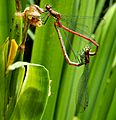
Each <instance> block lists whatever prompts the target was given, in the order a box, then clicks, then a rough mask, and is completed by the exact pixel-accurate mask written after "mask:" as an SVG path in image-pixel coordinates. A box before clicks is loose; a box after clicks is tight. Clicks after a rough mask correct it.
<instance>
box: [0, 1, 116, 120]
mask: <svg viewBox="0 0 116 120" xmlns="http://www.w3.org/2000/svg"><path fill="white" fill-rule="evenodd" d="M16 2H17V4H16ZM18 2H19V3H20V0H12V1H7V0H4V1H3V0H1V1H0V49H1V50H0V56H1V57H0V58H1V59H0V72H1V74H0V120H115V119H116V115H115V107H116V92H115V91H116V90H115V88H116V80H115V75H116V36H115V35H116V25H115V21H116V14H115V13H116V2H114V1H113V0H109V1H107V0H99V1H98V0H88V1H87V0H67V1H66V0H58V1H53V0H44V1H42V0H41V1H40V2H38V1H37V0H35V1H34V0H25V1H24V0H22V1H21V4H18ZM30 4H37V5H39V6H40V7H41V8H45V5H46V4H51V5H52V6H53V8H54V9H55V10H56V11H58V12H60V13H62V14H63V15H64V16H65V17H66V18H67V19H70V20H72V19H71V18H70V17H68V16H71V15H72V18H73V19H74V20H73V21H75V19H77V20H78V21H77V22H76V23H77V26H79V25H80V26H81V25H84V26H87V28H86V27H83V31H86V29H89V30H91V31H92V33H93V34H94V36H95V40H96V41H97V43H99V46H100V47H99V50H98V53H97V55H95V56H93V57H90V63H89V78H88V94H89V103H88V107H87V108H86V109H85V111H83V112H77V111H76V110H77V109H78V106H77V96H78V94H77V93H78V91H77V90H78V82H79V80H80V77H81V75H82V73H83V70H84V65H83V66H81V67H74V66H70V65H68V64H67V62H66V60H65V58H64V56H63V53H62V50H61V47H60V44H59V39H58V36H57V33H56V31H55V29H54V24H53V22H54V19H53V18H50V19H48V21H47V22H46V24H45V25H42V26H41V27H36V29H35V28H34V27H33V26H32V25H31V26H30V27H29V26H28V27H29V29H28V35H27V39H26V43H25V44H26V47H25V50H24V48H23V47H21V46H20V45H21V43H22V40H23V39H24V38H23V37H24V29H23V28H24V26H25V20H24V19H23V18H24V17H22V16H17V15H16V13H17V12H19V11H20V10H21V12H23V11H24V9H25V8H26V7H27V6H30ZM18 5H19V6H18ZM20 5H21V6H20ZM66 15H67V16H66ZM75 16H87V17H89V16H91V18H95V19H90V20H87V19H83V20H81V19H79V17H78V18H76V17H75ZM43 17H44V16H43ZM88 19H89V18H88ZM92 20H93V21H94V23H93V21H92ZM67 21H68V20H66V22H67ZM27 22H28V21H27ZM27 22H26V23H27ZM78 23H80V24H78ZM71 25H72V24H71ZM73 29H75V26H73ZM84 29H85V30H84ZM87 32H88V31H87ZM69 37H70V38H72V39H71V40H72V41H73V42H72V41H71V46H72V49H73V50H74V51H79V50H82V48H83V46H84V43H85V42H81V41H84V40H83V39H80V38H79V37H77V36H74V35H70V34H69ZM64 38H65V36H64V34H63V39H64ZM30 41H31V42H30ZM64 41H65V45H66V47H67V51H68V53H69V54H68V55H69V56H70V58H71V59H73V58H74V56H73V54H72V53H71V52H70V50H71V49H70V46H68V42H67V41H66V40H65V39H64ZM31 43H33V46H32V44H31ZM87 44H90V43H87ZM31 47H32V49H31ZM92 49H94V48H93V46H92ZM24 61H25V62H24ZM25 66H26V67H25ZM48 71H49V72H48ZM50 80H51V81H52V82H51V95H50V97H49V94H50Z"/></svg>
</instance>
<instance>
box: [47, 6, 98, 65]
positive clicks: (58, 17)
mask: <svg viewBox="0 0 116 120" xmlns="http://www.w3.org/2000/svg"><path fill="white" fill-rule="evenodd" d="M45 8H46V10H45V11H46V12H48V15H47V19H46V20H45V23H46V21H47V20H48V18H49V17H50V16H53V17H54V18H55V19H56V21H55V22H54V26H55V29H56V32H57V34H58V38H59V40H60V45H61V48H62V52H63V54H64V57H65V59H66V61H67V62H68V64H69V65H73V66H80V65H82V64H84V63H80V62H79V63H76V62H72V61H71V60H70V59H69V57H68V55H67V52H66V49H65V46H64V42H63V39H62V35H61V32H60V30H59V28H62V29H64V30H65V31H68V32H70V33H72V34H75V35H77V36H79V37H82V38H84V39H85V40H87V41H89V42H91V43H93V44H94V45H95V46H96V50H95V51H94V52H90V51H89V55H90V56H94V55H96V53H97V51H98V47H99V45H98V43H97V42H95V41H94V40H93V39H91V38H89V37H87V36H85V35H83V34H80V33H78V32H75V31H73V30H71V29H69V28H67V27H66V26H64V25H63V24H62V23H61V14H60V13H58V12H56V11H54V10H53V9H52V7H51V6H50V5H46V7H45Z"/></svg>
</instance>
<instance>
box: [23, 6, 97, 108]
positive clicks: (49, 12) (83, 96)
mask: <svg viewBox="0 0 116 120" xmlns="http://www.w3.org/2000/svg"><path fill="white" fill-rule="evenodd" d="M42 15H43V16H44V17H43V16H42ZM22 16H23V17H24V19H25V24H26V25H27V26H28V25H29V24H32V25H35V26H38V27H40V26H41V25H45V24H46V23H47V21H48V19H49V18H50V17H53V19H54V20H55V21H54V27H55V30H56V33H57V35H58V38H59V41H60V45H61V49H62V53H63V55H64V58H65V59H66V61H67V63H68V64H69V65H72V66H81V65H85V67H84V72H83V74H82V76H81V79H80V81H79V84H78V104H80V105H81V106H82V107H83V109H85V108H86V107H87V106H88V92H87V81H88V74H89V72H88V69H89V61H90V56H94V55H96V53H97V51H98V47H99V44H98V43H97V42H96V41H95V40H94V39H92V38H91V37H89V36H86V35H84V34H81V33H79V32H76V31H74V30H72V29H70V28H68V27H66V26H64V25H63V24H62V22H61V20H62V15H61V14H60V13H58V12H57V11H55V10H53V9H52V7H51V5H46V6H45V8H44V9H42V8H40V7H38V6H37V5H31V6H30V7H28V8H26V9H25V10H24V12H23V13H22ZM43 18H44V20H43ZM27 23H28V24H27ZM27 26H26V27H25V26H24V27H25V29H26V30H27ZM25 29H24V30H25ZM61 30H64V31H66V32H69V33H72V34H73V35H76V36H78V37H80V38H83V39H85V40H86V41H88V42H90V43H92V44H93V45H94V46H95V47H96V48H95V50H94V51H93V50H91V48H90V47H89V46H86V47H84V48H83V50H82V51H81V53H79V54H78V55H79V57H78V59H76V61H71V60H70V58H69V56H68V54H67V51H66V47H65V44H64V41H63V37H62V33H61ZM24 44H25V38H24V40H23V42H22V44H21V46H22V45H24ZM77 47H78V46H77ZM73 53H74V56H76V54H75V52H74V51H73Z"/></svg>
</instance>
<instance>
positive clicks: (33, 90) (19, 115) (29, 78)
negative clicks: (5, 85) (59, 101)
mask: <svg viewBox="0 0 116 120" xmlns="http://www.w3.org/2000/svg"><path fill="white" fill-rule="evenodd" d="M25 65H26V66H27V71H26V76H25V78H24V82H23V84H22V87H20V88H19V89H20V93H19V95H18V97H17V100H16V105H15V108H14V111H13V114H12V116H11V118H10V120H40V119H41V117H42V115H43V112H44V109H45V106H46V104H47V100H48V96H49V89H50V88H49V87H50V85H49V84H50V80H49V73H48V71H47V69H46V68H45V67H43V66H42V65H37V64H30V63H26V62H17V63H14V64H13V65H10V66H9V68H8V69H9V70H14V69H19V68H20V67H23V66H25ZM20 77H22V76H21V74H20ZM18 78H19V77H18Z"/></svg>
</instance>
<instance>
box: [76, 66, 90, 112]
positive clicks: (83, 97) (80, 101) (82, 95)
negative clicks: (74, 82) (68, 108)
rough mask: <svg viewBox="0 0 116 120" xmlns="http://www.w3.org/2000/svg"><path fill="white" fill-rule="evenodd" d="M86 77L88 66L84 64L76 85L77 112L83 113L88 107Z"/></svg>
mask: <svg viewBox="0 0 116 120" xmlns="http://www.w3.org/2000/svg"><path fill="white" fill-rule="evenodd" d="M88 76H89V64H86V65H85V67H84V71H83V74H82V76H81V78H80V80H79V84H78V91H77V92H78V94H77V96H78V98H77V112H83V111H84V110H85V109H86V107H87V106H88V101H89V97H88V87H87V83H88Z"/></svg>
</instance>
